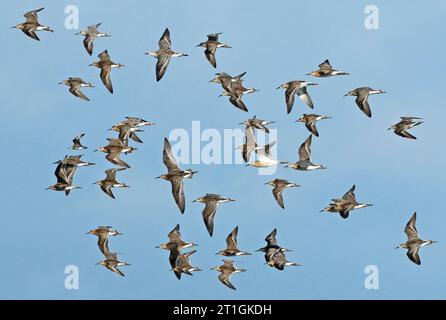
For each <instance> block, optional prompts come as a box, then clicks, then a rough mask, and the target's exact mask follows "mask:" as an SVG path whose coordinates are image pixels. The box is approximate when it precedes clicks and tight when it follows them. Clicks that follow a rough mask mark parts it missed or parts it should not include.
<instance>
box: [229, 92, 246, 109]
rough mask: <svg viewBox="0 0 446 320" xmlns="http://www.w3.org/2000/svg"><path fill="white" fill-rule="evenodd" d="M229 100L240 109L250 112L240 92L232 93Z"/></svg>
mask: <svg viewBox="0 0 446 320" xmlns="http://www.w3.org/2000/svg"><path fill="white" fill-rule="evenodd" d="M229 102H231V103H232V105H234V106H235V107H237V108H239V109H240V110H243V111H245V112H248V108H247V107H246V105H245V103H244V102H243V101H242V95H241V94H239V95H237V94H231V96H230V98H229Z"/></svg>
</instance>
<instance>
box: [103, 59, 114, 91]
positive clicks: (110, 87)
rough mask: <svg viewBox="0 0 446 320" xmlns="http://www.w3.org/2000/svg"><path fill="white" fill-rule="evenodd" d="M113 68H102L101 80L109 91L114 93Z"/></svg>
mask: <svg viewBox="0 0 446 320" xmlns="http://www.w3.org/2000/svg"><path fill="white" fill-rule="evenodd" d="M110 74H111V67H110V66H102V67H101V74H100V76H101V80H102V83H103V84H104V85H105V86H106V87H107V89H108V91H110V92H111V93H113V84H112V82H111V77H110Z"/></svg>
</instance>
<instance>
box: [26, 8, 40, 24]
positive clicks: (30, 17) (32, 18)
mask: <svg viewBox="0 0 446 320" xmlns="http://www.w3.org/2000/svg"><path fill="white" fill-rule="evenodd" d="M43 9H44V8H40V9H36V10H33V11H29V12H27V13H25V14H24V15H23V16H24V17H25V18H26V22H32V23H38V22H39V21H38V16H37V12H39V11H42V10H43Z"/></svg>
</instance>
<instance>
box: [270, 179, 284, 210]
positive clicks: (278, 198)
mask: <svg viewBox="0 0 446 320" xmlns="http://www.w3.org/2000/svg"><path fill="white" fill-rule="evenodd" d="M282 191H283V186H280V185H277V186H275V187H274V189H273V196H274V198H275V199H276V201H277V203H278V204H279V206H280V207H281V208H282V209H285V205H284V204H283V196H282Z"/></svg>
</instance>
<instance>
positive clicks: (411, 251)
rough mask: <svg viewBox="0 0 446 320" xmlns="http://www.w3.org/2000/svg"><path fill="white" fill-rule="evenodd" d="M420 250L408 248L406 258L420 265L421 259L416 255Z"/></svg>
mask: <svg viewBox="0 0 446 320" xmlns="http://www.w3.org/2000/svg"><path fill="white" fill-rule="evenodd" d="M419 250H420V248H413V247H412V248H410V249H409V250H407V253H406V254H407V257H408V258H409V259H410V261H412V262H414V263H416V264H418V265H420V264H421V259H420V256H419V255H418V251H419Z"/></svg>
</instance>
